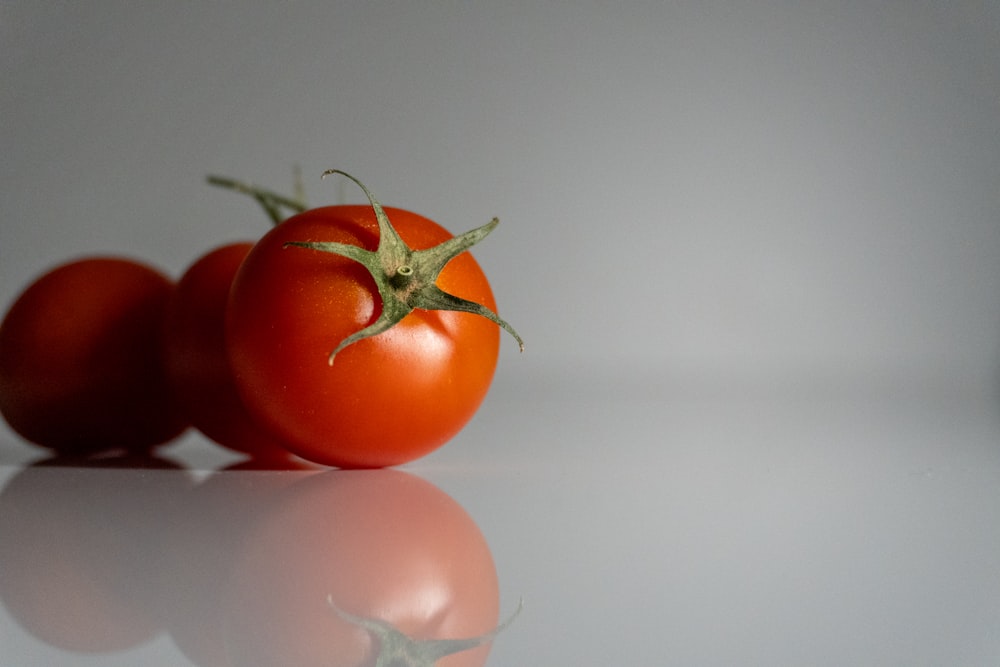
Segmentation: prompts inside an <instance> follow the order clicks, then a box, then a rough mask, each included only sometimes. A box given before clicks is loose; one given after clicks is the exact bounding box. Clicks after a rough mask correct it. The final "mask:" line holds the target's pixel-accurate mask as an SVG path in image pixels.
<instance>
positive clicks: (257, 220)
mask: <svg viewBox="0 0 1000 667" xmlns="http://www.w3.org/2000/svg"><path fill="white" fill-rule="evenodd" d="M997 7H998V6H997V5H996V3H991V2H961V3H932V2H888V3H844V2H787V3H782V2H752V3H716V2H692V3H663V2H660V1H659V0H657V1H656V2H648V3H647V2H625V3H621V2H615V3H610V2H608V3H595V2H547V3H533V2H523V3H517V2H489V3H487V2H477V3H463V2H431V3H428V2H419V3H414V2H381V3H369V2H352V3H347V2H285V3H273V2H258V3H244V2H241V3H236V2H231V3H227V2H215V3H157V4H154V3H125V2H120V3H114V2H103V3H69V4H64V3H52V2H49V3H39V2H24V1H20V0H7V1H6V2H4V3H3V4H2V5H0V59H2V61H3V63H4V64H3V67H2V68H0V114H2V117H3V121H2V123H0V152H2V155H3V160H2V162H0V170H2V172H0V207H2V213H0V215H2V226H0V304H2V305H3V307H4V308H6V307H7V306H9V304H10V303H11V302H12V300H13V299H14V297H15V295H16V294H17V292H18V291H19V290H20V289H21V288H22V287H23V286H24V284H25V283H26V282H28V281H29V280H31V279H33V278H34V277H35V276H36V275H37V274H38V273H40V272H41V271H42V270H45V269H47V268H49V267H50V266H51V265H52V264H54V263H56V262H59V261H62V260H63V259H66V258H68V257H71V256H76V255H79V254H91V253H104V252H114V253H124V254H129V255H134V256H137V257H140V258H145V259H148V260H149V261H151V262H153V263H154V264H156V265H158V266H160V267H162V268H163V269H165V270H167V271H169V272H170V273H172V274H174V275H178V274H179V273H180V272H181V271H182V270H183V268H184V267H185V266H186V265H187V264H188V263H189V262H190V261H192V260H193V259H194V258H195V257H196V256H197V255H198V254H199V253H201V252H203V251H205V250H207V249H209V248H210V247H213V246H214V245H216V244H219V243H221V242H222V241H225V240H229V239H232V238H251V237H254V236H256V235H259V234H260V233H262V232H263V231H264V230H265V227H266V223H265V220H264V218H263V216H262V215H261V214H260V213H259V212H258V211H257V210H256V209H255V205H254V204H253V203H252V202H251V201H249V200H242V199H240V198H239V197H237V196H236V195H233V194H229V193H226V192H223V191H218V190H214V189H211V188H209V187H208V186H206V185H205V184H204V177H205V175H206V174H208V173H223V174H227V175H231V176H234V177H238V178H244V179H248V180H252V181H255V182H258V183H261V184H265V185H268V186H272V187H275V188H279V189H285V188H287V187H288V185H289V184H290V180H291V176H290V174H291V170H292V165H293V164H300V165H301V166H302V168H303V170H304V173H305V175H306V177H307V186H308V194H309V198H310V200H311V202H312V203H316V204H319V203H332V202H334V201H337V198H338V192H339V191H340V190H341V188H340V186H338V185H337V184H335V183H330V182H324V183H322V184H321V183H320V182H319V179H318V175H319V174H320V172H322V171H323V170H324V169H326V168H330V167H338V168H342V169H345V170H347V171H350V172H352V173H354V174H355V175H356V176H358V177H359V178H361V179H362V180H363V181H365V182H366V183H367V184H368V185H369V186H370V187H371V188H372V189H373V190H374V192H375V193H376V194H377V195H378V196H379V197H380V199H382V201H383V202H385V203H387V204H392V205H397V206H401V207H404V208H410V209H413V210H416V211H418V212H421V213H423V214H426V215H428V216H430V217H432V218H435V219H436V220H438V221H439V222H441V223H442V224H444V225H445V226H446V227H449V228H450V229H452V230H453V231H456V232H457V231H462V230H464V229H467V228H471V227H472V226H475V225H478V224H481V223H482V222H484V221H486V220H488V219H489V218H490V217H492V216H494V215H497V216H499V217H500V218H501V226H500V227H499V228H498V229H497V231H496V232H495V233H494V234H493V236H492V237H491V238H490V239H488V240H487V241H486V242H485V243H484V244H483V245H481V246H480V248H479V249H478V250H477V253H476V254H477V256H478V257H479V259H480V260H481V262H482V263H483V264H484V265H485V266H486V268H487V271H488V273H489V274H490V276H491V279H492V281H493V284H494V286H495V290H496V292H497V297H498V302H499V304H500V310H501V312H502V314H503V315H504V316H505V317H506V318H507V319H508V320H510V321H511V322H512V323H513V324H514V325H515V326H516V327H518V329H519V330H520V331H521V333H522V334H523V335H524V337H525V338H526V340H527V343H528V352H527V353H526V354H527V355H530V356H529V357H525V358H524V359H523V360H521V361H518V362H515V361H513V359H514V358H515V357H516V352H515V350H516V346H514V344H513V342H512V341H510V340H505V341H504V355H505V360H504V361H503V363H502V366H501V368H503V369H507V370H510V365H511V364H513V363H519V364H521V366H520V367H518V370H517V372H521V369H522V368H523V365H524V364H529V365H530V366H531V368H536V369H538V368H545V369H548V368H551V367H552V366H550V364H552V365H572V366H574V367H587V366H588V365H600V366H606V367H609V368H626V369H628V368H632V367H644V368H650V367H652V368H654V369H659V368H663V369H665V370H666V372H672V371H673V370H676V371H692V372H695V373H703V372H712V373H717V372H727V373H728V372H734V373H737V372H738V373H743V372H749V373H767V374H769V375H775V374H777V375H781V376H784V375H789V374H800V373H813V372H833V371H836V372H840V371H843V370H845V369H846V370H848V371H865V372H872V373H881V372H895V371H898V370H908V369H923V370H928V371H929V372H932V373H935V374H940V373H953V374H961V375H963V376H967V377H974V378H976V379H977V380H988V379H989V378H991V377H992V376H993V374H994V369H995V368H996V366H997V359H998V355H997V353H998V348H1000V309H998V305H1000V303H998V295H1000V188H998V184H1000V160H998V155H1000V97H998V92H997V91H998V90H1000V48H998V47H1000V10H998V8H997ZM344 191H345V192H346V193H347V197H348V198H349V199H350V200H351V201H355V200H357V201H363V199H361V198H360V197H359V195H360V193H359V192H357V191H356V190H354V189H353V188H346V190H344Z"/></svg>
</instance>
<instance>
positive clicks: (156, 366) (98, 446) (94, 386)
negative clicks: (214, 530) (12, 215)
mask: <svg viewBox="0 0 1000 667" xmlns="http://www.w3.org/2000/svg"><path fill="white" fill-rule="evenodd" d="M172 289H173V283H172V282H171V281H170V280H169V279H168V278H167V277H166V276H164V275H162V274H161V273H159V272H158V271H156V270H154V269H152V268H150V267H148V266H146V265H144V264H139V263H137V262H133V261H130V260H127V259H120V258H107V257H98V258H88V259H81V260H77V261H73V262H69V263H67V264H64V265H62V266H60V267H57V268H56V269H54V270H52V271H51V272H49V273H47V274H45V275H43V276H42V277H41V278H39V279H38V280H37V281H36V282H35V283H33V284H32V285H30V286H29V287H28V288H27V289H26V290H25V291H24V293H22V294H21V296H20V297H19V298H18V299H17V301H16V302H15V303H14V305H13V306H12V307H11V309H10V311H9V312H8V313H7V315H6V317H5V319H4V321H3V324H2V325H0V412H2V413H3V416H4V417H5V418H6V419H7V421H8V423H9V424H10V426H11V428H13V429H14V430H15V431H16V432H18V433H19V434H20V435H22V436H23V437H24V438H26V439H28V440H30V441H31V442H34V443H36V444H39V445H42V446H44V447H48V448H50V449H53V450H55V451H58V452H61V453H64V454H80V453H87V452H95V451H100V450H107V449H118V448H125V449H129V450H135V451H138V450H144V449H149V448H151V447H153V446H155V445H159V444H162V443H165V442H167V441H169V440H172V439H173V438H174V437H176V436H177V435H179V434H180V433H181V432H182V431H183V430H184V429H185V428H186V427H187V421H186V420H185V419H184V417H183V415H182V412H181V411H180V409H178V408H177V406H176V405H174V404H173V403H172V401H171V400H170V391H169V385H168V383H167V380H166V375H165V372H164V370H163V365H162V362H161V359H160V356H161V355H160V343H161V340H160V336H161V329H162V324H163V314H164V308H165V306H166V303H167V299H168V298H169V297H170V292H171V290H172Z"/></svg>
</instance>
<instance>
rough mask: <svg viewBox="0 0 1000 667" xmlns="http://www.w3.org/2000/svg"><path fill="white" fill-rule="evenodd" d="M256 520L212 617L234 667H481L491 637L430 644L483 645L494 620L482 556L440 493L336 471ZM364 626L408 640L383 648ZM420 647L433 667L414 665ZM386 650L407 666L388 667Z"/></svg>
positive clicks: (486, 553)
mask: <svg viewBox="0 0 1000 667" xmlns="http://www.w3.org/2000/svg"><path fill="white" fill-rule="evenodd" d="M260 510H261V511H260V512H258V515H257V517H258V520H257V522H256V523H255V524H254V525H252V526H251V527H250V528H249V530H248V532H247V533H246V534H245V535H244V536H243V538H242V539H241V540H239V541H238V542H237V543H236V544H238V545H239V550H238V551H237V552H236V553H234V554H233V555H232V557H231V560H230V562H229V567H228V569H227V574H228V575H229V580H228V581H227V588H228V592H226V593H225V594H224V595H223V596H222V599H223V604H222V605H221V608H219V607H214V608H213V613H216V614H219V615H220V616H221V619H222V621H221V623H218V625H220V626H222V632H223V637H222V641H224V642H225V645H226V646H227V647H228V653H229V656H230V660H231V664H233V665H241V666H252V667H257V666H260V667H263V666H265V665H266V666H269V667H270V666H273V665H297V666H299V667H321V666H322V667H361V666H362V665H376V664H378V665H383V664H385V665H389V664H393V665H395V664H406V665H421V666H424V665H426V666H428V667H429V666H430V665H441V666H442V667H444V666H445V665H447V666H448V667H479V666H481V665H483V664H484V663H485V662H486V658H487V655H488V652H489V645H488V637H487V638H486V639H487V641H470V642H469V643H468V645H465V646H455V645H450V646H449V645H448V644H447V643H445V642H441V641H437V640H448V639H471V638H476V637H483V636H486V635H489V634H490V633H491V632H492V631H493V630H494V629H495V628H496V626H497V619H498V616H499V585H498V581H497V572H496V565H495V564H494V562H493V556H492V554H491V552H490V549H489V546H488V544H487V542H486V540H485V539H484V537H483V535H482V532H481V531H480V530H479V528H478V526H476V524H475V522H474V521H473V519H472V518H471V517H470V516H469V515H468V513H467V512H466V511H465V510H464V509H463V508H462V507H461V506H460V505H459V504H458V503H456V502H455V501H454V500H453V499H452V498H450V497H449V496H447V495H446V494H445V493H444V492H442V491H441V490H440V489H438V488H437V487H435V486H434V485H432V484H430V483H428V482H426V481H425V480H423V479H420V478H419V477H415V476H414V475H410V474H407V473H404V472H401V471H398V470H371V471H343V470H335V471H330V472H324V473H320V474H317V475H311V476H308V477H306V478H304V479H302V480H300V481H298V482H296V483H295V484H293V485H291V486H289V487H287V488H285V489H283V490H282V491H281V492H280V495H278V496H271V497H270V502H269V503H268V504H267V507H266V508H265V507H263V506H260ZM276 573H280V574H279V575H276ZM361 619H368V620H369V621H374V622H377V623H379V624H383V627H384V628H385V629H389V628H392V629H394V630H395V631H397V632H399V633H402V635H403V636H398V635H397V636H395V637H394V638H393V639H392V640H386V639H384V638H383V639H381V640H380V639H379V630H373V629H371V628H366V627H365V626H364V622H363V621H361ZM380 629H381V628H380ZM404 636H405V637H404ZM421 642H426V644H424V646H423V648H424V649H425V650H427V651H428V653H429V654H433V653H434V649H437V655H435V656H433V659H430V658H428V657H427V656H426V655H425V656H423V657H414V656H413V651H412V650H410V649H412V648H414V646H413V645H414V644H419V643H421ZM393 649H400V650H402V651H409V655H410V656H411V657H410V658H409V660H405V661H404V660H403V659H402V657H401V656H398V657H397V660H398V662H395V661H390V660H389V659H388V655H389V654H390V653H391V651H392V650H393ZM443 655H447V657H442V656H443ZM439 658H440V659H439Z"/></svg>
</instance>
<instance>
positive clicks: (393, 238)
mask: <svg viewBox="0 0 1000 667" xmlns="http://www.w3.org/2000/svg"><path fill="white" fill-rule="evenodd" d="M333 174H340V175H342V176H346V177H347V178H349V179H351V180H352V181H354V182H355V183H357V184H358V186H359V187H360V188H361V189H362V190H363V191H364V193H365V195H367V197H368V201H369V202H371V205H372V209H373V210H374V211H375V219H376V220H377V221H378V230H379V242H378V249H377V250H375V251H371V250H366V249H365V248H361V247H359V246H355V245H350V244H347V243H333V242H322V241H319V242H305V241H302V242H299V241H290V242H288V243H286V244H285V246H286V247H289V246H292V247H299V248H308V249H311V250H318V251H321V252H329V253H333V254H335V255H340V256H342V257H347V258H349V259H352V260H354V261H356V262H358V263H359V264H361V265H362V266H364V267H365V268H366V269H367V270H368V272H369V273H370V274H371V276H372V278H373V279H374V280H375V284H376V286H377V287H378V293H379V296H380V297H381V298H382V313H381V314H380V315H379V317H378V319H376V320H375V322H373V323H372V324H370V325H369V326H367V327H365V328H364V329H361V330H360V331H358V332H356V333H354V334H352V335H350V336H348V337H347V338H345V339H344V340H342V341H341V342H340V343H339V344H338V345H337V347H336V348H334V350H333V352H331V353H330V357H329V361H330V364H331V365H332V364H333V360H334V357H336V356H337V354H338V353H339V352H340V351H341V350H343V349H344V348H345V347H347V346H348V345H351V344H353V343H356V342H358V341H359V340H363V339H365V338H370V337H371V336H377V335H378V334H380V333H382V332H384V331H387V330H389V329H391V328H392V327H393V326H394V325H395V324H396V323H398V322H399V321H400V320H402V319H403V318H404V317H406V316H407V315H409V314H410V313H411V312H412V311H413V310H414V309H417V308H419V309H422V310H453V311H460V312H465V313H473V314H475V315H481V316H482V317H485V318H486V319H488V320H490V321H492V322H494V323H496V324H497V325H499V326H500V327H502V328H503V329H505V330H506V331H507V332H509V333H510V334H511V335H512V336H514V338H515V339H516V340H517V344H518V346H519V347H520V349H521V350H522V351H523V350H524V341H523V340H521V337H520V336H519V335H518V334H517V332H516V331H514V328H513V327H512V326H510V325H509V324H507V322H506V321H504V320H503V319H501V318H500V316H499V315H497V314H496V313H494V312H493V311H492V310H490V309H489V308H487V307H486V306H484V305H482V304H479V303H476V302H474V301H468V300H466V299H462V298H460V297H457V296H455V295H453V294H449V293H447V292H445V291H444V290H442V289H441V288H439V287H438V286H437V284H436V282H437V278H438V275H439V274H440V273H441V271H442V269H444V267H445V265H446V264H448V262H450V261H451V260H452V259H454V258H455V257H457V256H458V255H460V254H462V253H463V252H465V251H466V250H468V249H469V248H471V247H472V246H473V245H475V244H476V243H478V242H479V241H481V240H482V239H484V238H485V237H486V235H487V234H489V233H490V232H491V231H493V228H494V227H496V226H497V223H498V222H499V220H497V219H496V218H493V219H492V220H491V221H489V222H488V223H486V224H485V225H483V226H482V227H477V228H476V229H473V230H471V231H468V232H465V233H464V234H460V235H458V236H455V237H452V238H450V239H448V240H447V241H445V242H444V243H441V244H439V245H436V246H434V247H433V248H427V249H426V250H413V249H412V248H410V247H409V246H408V245H406V242H405V241H403V239H402V238H400V236H399V234H398V233H397V232H396V230H395V229H394V228H393V226H392V224H391V223H390V222H389V216H388V215H386V213H385V210H384V209H383V208H382V205H381V204H379V202H378V200H377V199H375V196H374V195H372V193H371V192H370V191H369V190H368V188H366V187H365V186H364V184H363V183H362V182H361V181H359V180H358V179H356V178H354V177H353V176H351V175H350V174H348V173H346V172H343V171H340V170H339V169H330V170H329V171H326V172H324V174H323V177H324V178H325V177H327V176H331V175H333Z"/></svg>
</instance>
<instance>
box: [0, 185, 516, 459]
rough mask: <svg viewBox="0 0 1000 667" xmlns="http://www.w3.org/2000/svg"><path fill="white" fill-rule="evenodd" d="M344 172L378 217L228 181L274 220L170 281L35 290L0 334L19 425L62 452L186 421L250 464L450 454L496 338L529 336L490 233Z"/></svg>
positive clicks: (107, 273) (97, 282)
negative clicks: (497, 289)
mask: <svg viewBox="0 0 1000 667" xmlns="http://www.w3.org/2000/svg"><path fill="white" fill-rule="evenodd" d="M331 173H332V172H331ZM337 173H341V174H343V172H337ZM343 175H344V176H347V177H348V178H351V179H352V180H355V182H356V183H358V185H359V186H360V187H361V188H362V189H363V190H364V191H365V193H366V194H367V195H368V197H369V200H370V203H371V206H360V205H358V206H353V205H352V206H346V205H345V206H326V207H320V208H314V209H306V207H304V206H296V204H295V202H294V201H293V200H288V199H284V198H280V197H278V196H276V195H272V194H270V193H268V192H266V191H261V190H259V189H253V188H249V187H247V186H242V185H239V184H234V183H233V182H230V183H229V184H230V186H231V187H237V186H238V187H237V189H242V190H243V191H245V192H248V193H249V194H251V195H253V196H254V197H255V198H256V199H257V200H258V201H259V202H260V203H261V204H262V205H264V207H265V210H267V211H268V212H269V213H271V215H272V218H273V219H274V220H275V222H276V223H277V224H275V226H274V227H273V228H272V229H271V230H270V231H269V232H268V233H266V234H265V235H264V236H263V237H262V238H260V239H259V240H258V241H257V242H255V243H253V242H249V241H247V242H239V243H231V244H227V245H224V246H221V247H218V248H216V249H214V250H212V251H210V252H208V253H207V254H205V255H204V256H202V257H201V258H199V259H198V260H197V261H195V262H194V263H193V264H192V265H191V266H190V268H188V269H187V271H186V272H184V274H183V275H182V276H180V278H179V279H178V280H176V281H174V280H172V279H171V278H169V277H168V276H166V275H164V274H163V273H161V272H160V271H158V270H156V269H154V268H152V267H151V266H149V265H147V264H144V263H141V262H137V261H133V260H131V259H124V258H118V257H91V258H84V259H78V260H75V261H71V262H69V263H66V264H64V265H62V266H59V267H57V268H55V269H53V270H52V271H50V272H49V273H46V274H45V275H43V276H42V277H40V278H39V279H38V280H37V281H36V282H34V283H33V284H31V285H30V286H28V288H27V289H26V290H25V291H24V292H23V293H22V294H21V295H20V297H19V298H18V299H17V300H16V301H15V303H14V304H13V306H12V307H11V308H10V310H9V312H8V313H7V315H6V317H5V319H4V320H3V323H2V325H0V412H2V413H3V416H4V417H5V418H6V420H7V422H8V423H9V424H10V426H11V427H12V428H13V429H14V430H15V431H16V432H18V433H19V434H20V435H21V436H23V437H24V438H25V439H27V440H29V441H31V442H33V443H36V444H38V445H41V446H43V447H46V448H49V449H51V450H54V451H56V452H58V453H60V454H70V455H90V454H94V453H97V452H101V451H106V450H123V449H124V450H127V451H133V452H135V451H149V450H150V449H152V448H154V447H157V446H159V445H162V444H165V443H167V442H170V441H171V440H173V439H175V438H176V437H177V436H178V435H180V434H181V433H182V432H183V431H184V430H185V429H187V428H189V427H190V426H194V427H195V428H197V429H198V430H200V431H201V432H202V433H204V434H205V435H206V436H208V437H209V438H210V439H212V440H213V441H215V442H216V443H218V444H220V445H223V446H225V447H227V448H229V449H232V450H235V451H238V452H243V453H246V454H249V455H251V456H253V457H256V458H260V459H270V458H277V457H287V456H288V455H289V454H294V455H297V456H299V457H302V458H304V459H307V460H309V461H313V462H316V463H321V464H324V465H332V466H338V467H346V468H373V467H384V466H392V465H398V464H401V463H405V462H407V461H411V460H413V459H416V458H418V457H420V456H423V455H425V454H427V453H429V452H430V451H433V450H434V449H436V448H438V447H440V446H441V445H443V444H444V443H445V442H447V441H448V440H449V439H451V438H452V437H453V436H454V435H455V434H456V433H457V432H458V431H459V430H460V429H461V428H462V427H463V426H464V425H465V424H466V423H467V422H468V420H469V419H470V418H471V417H472V415H473V414H474V413H475V412H476V410H477V409H478V407H479V405H480V404H481V402H482V400H483V399H484V398H485V395H486V392H487V390H488V388H489V385H490V383H491V381H492V377H493V373H494V370H495V367H496V361H497V356H498V350H499V337H500V334H499V328H498V326H497V325H499V326H500V327H503V328H505V329H506V330H508V331H510V333H512V334H513V335H514V336H515V337H516V338H517V340H518V342H520V338H519V337H517V334H516V333H514V331H513V329H511V328H510V326H509V325H507V323H506V322H504V321H503V320H501V319H500V318H499V317H498V316H496V315H495V309H496V305H495V302H494V298H493V294H492V292H491V290H490V285H489V282H488V281H487V279H486V276H485V275H484V273H483V271H482V270H481V269H480V267H479V265H478V264H477V263H476V261H475V259H474V258H473V257H472V256H471V255H470V254H469V253H467V252H465V250H466V249H467V248H468V247H469V246H471V245H472V244H473V243H475V242H477V241H478V240H479V239H481V238H482V237H484V236H485V235H486V234H487V233H488V232H489V231H490V230H491V229H492V224H495V221H494V222H493V223H492V224H491V225H486V226H484V227H483V228H480V229H479V230H473V232H468V233H467V234H465V235H461V236H459V237H453V236H452V235H451V234H450V233H449V232H447V231H446V230H445V229H444V228H442V227H441V226H439V225H438V224H436V223H435V222H433V221H431V220H429V219H427V218H425V217H422V216H420V215H417V214H415V213H411V212H409V211H405V210H401V209H395V208H383V207H382V206H381V205H380V204H379V203H378V202H377V200H376V199H375V198H374V197H373V196H372V195H371V193H370V192H369V191H368V190H367V188H365V186H364V185H362V184H361V183H360V182H358V181H357V180H356V179H354V178H353V177H351V176H349V175H347V174H343ZM281 205H285V206H289V207H292V208H293V213H294V214H293V215H291V217H288V218H287V219H283V218H281V217H279V216H278V214H277V211H278V210H279V208H280V206H281ZM389 220H391V224H390V222H389ZM522 347H523V346H522ZM331 350H333V351H334V353H331ZM334 356H335V358H334Z"/></svg>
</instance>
